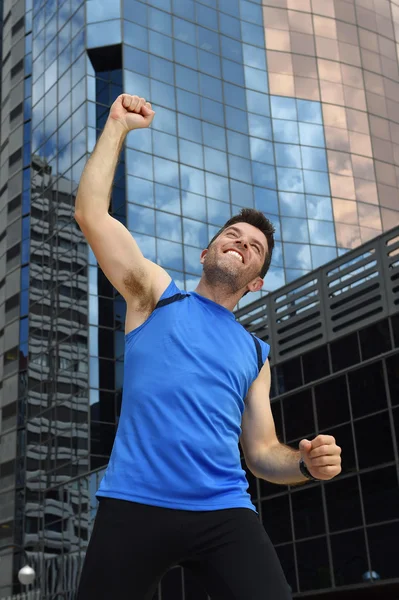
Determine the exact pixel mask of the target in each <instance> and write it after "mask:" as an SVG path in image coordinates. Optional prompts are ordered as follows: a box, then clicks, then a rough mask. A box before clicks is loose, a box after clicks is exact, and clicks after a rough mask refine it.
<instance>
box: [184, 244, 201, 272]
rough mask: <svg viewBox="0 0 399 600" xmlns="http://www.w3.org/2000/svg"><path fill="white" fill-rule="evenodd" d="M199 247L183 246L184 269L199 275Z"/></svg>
mask: <svg viewBox="0 0 399 600" xmlns="http://www.w3.org/2000/svg"><path fill="white" fill-rule="evenodd" d="M200 253H201V251H200V249H199V248H191V247H190V246H184V269H185V271H188V272H189V273H195V274H196V275H201V273H202V265H201V262H200Z"/></svg>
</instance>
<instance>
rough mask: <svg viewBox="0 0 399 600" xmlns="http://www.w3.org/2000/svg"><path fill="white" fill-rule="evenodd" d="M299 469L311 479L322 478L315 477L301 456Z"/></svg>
mask: <svg viewBox="0 0 399 600" xmlns="http://www.w3.org/2000/svg"><path fill="white" fill-rule="evenodd" d="M299 470H300V471H301V473H302V475H303V476H304V477H306V479H310V480H311V481H320V479H317V477H313V475H312V474H311V472H310V471H309V469H308V468H307V466H306V463H305V461H304V460H303V458H301V459H300V461H299Z"/></svg>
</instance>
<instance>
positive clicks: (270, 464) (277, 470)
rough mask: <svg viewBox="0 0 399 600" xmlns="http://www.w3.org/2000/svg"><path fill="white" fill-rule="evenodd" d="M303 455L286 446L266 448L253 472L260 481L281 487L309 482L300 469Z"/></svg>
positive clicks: (253, 467) (258, 458)
mask: <svg viewBox="0 0 399 600" xmlns="http://www.w3.org/2000/svg"><path fill="white" fill-rule="evenodd" d="M300 458H301V453H300V451H299V450H294V448H290V447H289V446H285V445H284V444H280V443H276V444H274V445H272V446H268V447H265V448H264V449H263V451H262V452H261V453H260V454H259V456H258V457H257V460H256V462H255V464H254V465H252V468H251V471H252V473H253V474H254V475H255V476H256V477H259V478H260V479H265V480H266V481H270V482H271V483H277V484H280V485H296V484H300V483H305V482H306V481H308V480H307V479H306V477H304V475H302V473H301V471H300V469H299V461H300Z"/></svg>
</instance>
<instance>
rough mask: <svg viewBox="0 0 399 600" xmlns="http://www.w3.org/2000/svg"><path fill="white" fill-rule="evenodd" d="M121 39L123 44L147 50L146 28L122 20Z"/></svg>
mask: <svg viewBox="0 0 399 600" xmlns="http://www.w3.org/2000/svg"><path fill="white" fill-rule="evenodd" d="M123 40H124V42H125V44H129V45H130V46H134V47H135V48H139V49H140V50H148V29H146V28H145V27H141V25H137V24H135V23H132V22H131V21H124V22H123Z"/></svg>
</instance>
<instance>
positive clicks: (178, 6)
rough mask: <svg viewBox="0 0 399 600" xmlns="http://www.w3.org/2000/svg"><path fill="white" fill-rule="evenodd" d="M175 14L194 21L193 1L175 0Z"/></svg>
mask: <svg viewBox="0 0 399 600" xmlns="http://www.w3.org/2000/svg"><path fill="white" fill-rule="evenodd" d="M173 13H174V14H176V15H179V16H180V17H184V18H185V19H189V20H190V21H194V15H195V10H194V2H193V0H173Z"/></svg>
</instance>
